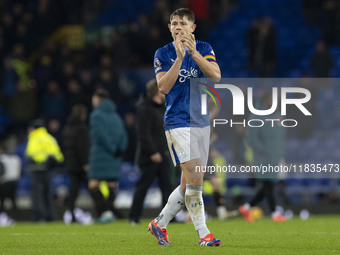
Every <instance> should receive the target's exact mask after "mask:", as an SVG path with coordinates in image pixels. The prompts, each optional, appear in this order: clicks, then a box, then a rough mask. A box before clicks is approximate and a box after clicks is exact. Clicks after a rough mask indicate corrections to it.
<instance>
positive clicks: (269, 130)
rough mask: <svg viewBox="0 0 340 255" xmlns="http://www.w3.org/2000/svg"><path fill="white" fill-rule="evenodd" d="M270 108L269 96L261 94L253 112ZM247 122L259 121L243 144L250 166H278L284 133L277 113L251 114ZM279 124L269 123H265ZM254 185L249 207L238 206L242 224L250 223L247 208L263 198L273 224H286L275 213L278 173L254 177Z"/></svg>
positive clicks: (270, 95) (283, 147)
mask: <svg viewBox="0 0 340 255" xmlns="http://www.w3.org/2000/svg"><path fill="white" fill-rule="evenodd" d="M271 106H272V94H271V93H269V92H265V93H264V94H263V96H262V98H261V101H260V104H259V105H258V107H256V108H257V109H262V110H264V109H269V108H270V107H271ZM249 119H261V120H262V121H263V122H264V125H263V126H262V127H246V134H245V142H246V143H247V144H248V145H249V147H250V148H251V149H252V152H253V162H252V164H253V165H254V166H259V167H260V166H271V167H275V166H280V164H281V163H282V161H283V159H284V154H285V143H286V130H285V128H284V127H283V126H282V125H281V123H280V122H281V120H282V116H281V115H280V113H279V112H278V111H275V112H274V113H272V114H271V115H264V116H257V115H254V114H251V115H250V116H249ZM268 119H269V120H271V119H275V120H280V121H275V122H274V124H273V123H272V122H271V121H266V120H268ZM255 177H257V181H258V184H259V185H258V186H259V188H258V190H257V192H256V193H255V195H254V196H253V197H252V199H251V200H250V202H249V203H246V204H244V205H242V206H240V208H239V211H240V213H241V214H242V215H243V216H244V217H245V219H246V221H252V216H251V214H250V208H251V207H253V206H255V205H257V204H258V203H259V202H261V201H262V199H263V198H267V201H268V204H269V207H270V211H271V216H272V220H273V221H286V218H285V217H284V216H282V215H281V214H280V212H277V211H276V205H277V204H276V202H277V201H276V198H275V185H276V184H277V183H278V181H279V179H278V173H277V172H274V171H268V172H267V173H263V174H262V173H255Z"/></svg>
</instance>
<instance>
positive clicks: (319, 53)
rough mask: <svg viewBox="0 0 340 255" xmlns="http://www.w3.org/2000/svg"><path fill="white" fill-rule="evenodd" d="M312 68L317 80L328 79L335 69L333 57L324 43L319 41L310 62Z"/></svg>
mask: <svg viewBox="0 0 340 255" xmlns="http://www.w3.org/2000/svg"><path fill="white" fill-rule="evenodd" d="M310 67H311V68H312V70H313V72H314V76H315V77H317V78H327V77H329V76H330V71H331V69H332V68H333V57H332V55H331V54H330V53H329V51H328V49H327V45H326V43H325V42H324V41H318V42H317V43H316V45H315V53H314V55H313V57H312V59H311V60H310Z"/></svg>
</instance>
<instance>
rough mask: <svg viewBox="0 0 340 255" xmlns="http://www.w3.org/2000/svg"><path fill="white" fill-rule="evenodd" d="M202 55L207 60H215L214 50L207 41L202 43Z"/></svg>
mask: <svg viewBox="0 0 340 255" xmlns="http://www.w3.org/2000/svg"><path fill="white" fill-rule="evenodd" d="M202 56H203V57H204V58H205V59H206V60H208V61H209V62H216V57H215V52H214V50H213V48H212V47H211V45H210V44H209V43H204V47H203V50H202Z"/></svg>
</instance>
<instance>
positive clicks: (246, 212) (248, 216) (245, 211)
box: [239, 181, 265, 222]
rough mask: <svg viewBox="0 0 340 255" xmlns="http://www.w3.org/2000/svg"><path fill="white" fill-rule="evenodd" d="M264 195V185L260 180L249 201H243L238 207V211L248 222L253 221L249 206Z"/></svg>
mask: <svg viewBox="0 0 340 255" xmlns="http://www.w3.org/2000/svg"><path fill="white" fill-rule="evenodd" d="M264 196H265V187H264V184H263V182H262V181H260V187H259V189H258V190H257V192H256V193H255V195H254V197H253V198H252V199H251V200H250V202H249V203H245V204H243V205H241V206H240V207H239V211H240V213H241V214H242V215H243V217H244V219H245V220H246V221H248V222H252V221H253V217H252V216H251V213H250V209H251V207H253V206H255V205H257V204H258V203H259V202H260V201H261V200H262V199H263V198H264Z"/></svg>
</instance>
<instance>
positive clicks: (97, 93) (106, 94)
mask: <svg viewBox="0 0 340 255" xmlns="http://www.w3.org/2000/svg"><path fill="white" fill-rule="evenodd" d="M94 96H97V97H99V99H100V100H103V99H108V98H110V94H109V92H108V91H107V90H106V89H103V88H99V89H96V91H95V92H94Z"/></svg>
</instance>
